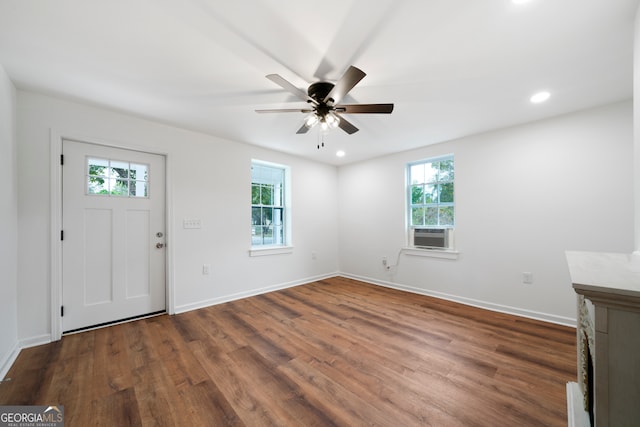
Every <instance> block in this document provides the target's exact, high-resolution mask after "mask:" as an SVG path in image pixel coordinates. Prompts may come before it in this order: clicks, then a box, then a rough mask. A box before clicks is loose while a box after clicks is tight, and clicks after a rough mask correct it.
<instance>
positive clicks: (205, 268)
mask: <svg viewBox="0 0 640 427" xmlns="http://www.w3.org/2000/svg"><path fill="white" fill-rule="evenodd" d="M210 270H211V266H210V265H209V264H203V266H202V275H203V276H208V275H209V271H210Z"/></svg>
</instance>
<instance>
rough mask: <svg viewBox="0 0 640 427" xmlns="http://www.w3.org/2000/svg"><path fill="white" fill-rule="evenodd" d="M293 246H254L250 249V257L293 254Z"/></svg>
mask: <svg viewBox="0 0 640 427" xmlns="http://www.w3.org/2000/svg"><path fill="white" fill-rule="evenodd" d="M292 253H293V246H263V247H259V246H254V247H252V248H251V249H249V256H251V257H254V256H268V255H285V254H292Z"/></svg>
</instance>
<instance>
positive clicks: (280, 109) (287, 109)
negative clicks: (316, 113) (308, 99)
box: [256, 108, 313, 113]
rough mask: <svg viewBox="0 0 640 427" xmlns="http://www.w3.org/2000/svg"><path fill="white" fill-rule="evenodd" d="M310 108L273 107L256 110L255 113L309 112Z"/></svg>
mask: <svg viewBox="0 0 640 427" xmlns="http://www.w3.org/2000/svg"><path fill="white" fill-rule="evenodd" d="M312 111H313V110H312V109H311V108H275V109H271V110H256V113H311V112H312Z"/></svg>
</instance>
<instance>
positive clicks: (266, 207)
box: [251, 160, 291, 247]
mask: <svg viewBox="0 0 640 427" xmlns="http://www.w3.org/2000/svg"><path fill="white" fill-rule="evenodd" d="M288 176H289V168H288V167H286V166H282V165H275V164H272V163H266V162H261V161H257V160H253V161H252V162H251V246H252V247H261V246H287V245H289V244H290V242H291V236H290V234H291V233H290V231H289V230H290V227H289V225H290V224H289V223H290V221H289V219H288V218H289V206H288V205H289V204H288V200H289V196H288V185H287V183H288Z"/></svg>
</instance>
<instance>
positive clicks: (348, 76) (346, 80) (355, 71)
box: [322, 65, 366, 104]
mask: <svg viewBox="0 0 640 427" xmlns="http://www.w3.org/2000/svg"><path fill="white" fill-rule="evenodd" d="M364 76H366V74H365V72H364V71H362V70H361V69H359V68H356V67H354V66H353V65H352V66H350V67H349V69H348V70H347V71H346V72H345V73H344V74H343V76H342V77H340V80H338V82H337V83H336V84H335V86H334V87H333V89H331V92H329V94H328V95H327V96H325V98H324V100H323V101H322V102H325V103H326V102H329V99H333V103H334V104H337V103H338V102H340V100H341V99H342V98H344V96H345V95H346V94H347V93H349V91H350V90H351V89H353V87H354V86H355V85H357V84H358V82H359V81H360V80H362V79H363V78H364Z"/></svg>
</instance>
